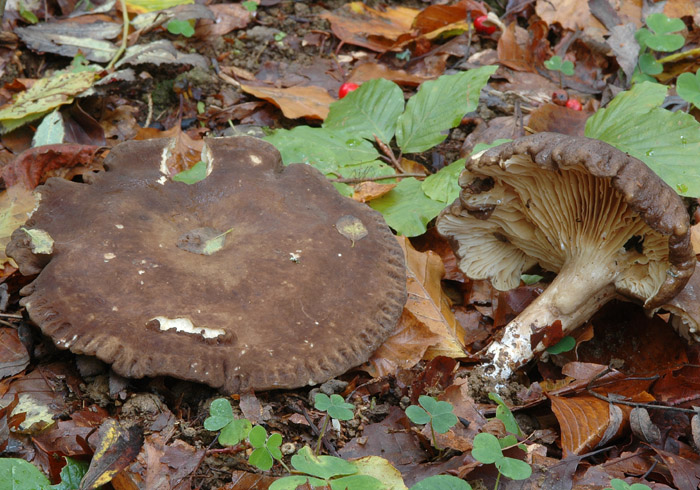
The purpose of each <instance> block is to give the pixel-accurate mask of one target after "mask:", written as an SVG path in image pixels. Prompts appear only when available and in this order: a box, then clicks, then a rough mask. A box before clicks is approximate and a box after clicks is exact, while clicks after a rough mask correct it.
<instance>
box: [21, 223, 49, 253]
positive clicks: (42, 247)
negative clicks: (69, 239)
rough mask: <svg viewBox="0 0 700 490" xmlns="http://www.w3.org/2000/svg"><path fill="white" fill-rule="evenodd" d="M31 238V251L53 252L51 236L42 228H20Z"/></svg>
mask: <svg viewBox="0 0 700 490" xmlns="http://www.w3.org/2000/svg"><path fill="white" fill-rule="evenodd" d="M22 229H23V230H24V232H25V233H26V234H27V235H29V238H30V239H31V246H32V252H33V253H35V254H50V253H52V252H53V238H51V235H49V234H48V233H47V232H45V231H44V230H36V229H31V228H24V227H23V228H22Z"/></svg>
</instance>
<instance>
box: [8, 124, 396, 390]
mask: <svg viewBox="0 0 700 490" xmlns="http://www.w3.org/2000/svg"><path fill="white" fill-rule="evenodd" d="M168 142H169V140H167V139H160V140H148V141H130V142H127V143H124V144H122V145H119V146H117V147H116V148H114V149H113V150H112V151H111V153H110V155H109V156H108V158H107V160H106V162H105V167H106V169H107V170H106V171H105V172H102V173H99V174H96V175H95V176H94V177H92V178H91V179H89V182H88V183H85V184H81V183H75V182H69V181H66V180H62V179H57V178H52V179H49V180H48V181H47V183H46V185H44V186H42V187H39V188H38V189H37V191H38V192H39V193H40V194H41V203H40V206H39V208H38V210H37V211H36V212H35V213H34V214H33V215H32V217H31V218H30V220H29V221H28V222H27V223H26V225H25V226H24V229H28V230H30V232H29V233H33V235H34V236H35V237H36V236H37V235H45V234H44V233H42V231H43V232H45V233H48V235H50V238H51V239H53V245H52V247H48V248H46V249H43V250H42V249H41V247H39V246H38V245H37V243H36V240H33V239H32V238H30V235H29V233H28V232H27V231H24V229H19V230H16V231H15V232H14V234H13V235H12V242H11V244H10V245H9V246H8V254H9V255H10V256H12V257H13V258H14V259H15V260H16V261H17V263H18V265H19V267H20V270H21V271H22V273H23V274H36V273H38V272H39V271H40V274H39V275H38V277H37V278H36V279H35V280H34V282H32V283H31V284H30V285H29V286H27V287H26V288H25V290H23V291H22V293H23V294H25V295H28V296H26V297H25V298H24V299H23V300H22V304H23V305H24V306H25V307H26V308H27V311H28V313H29V316H30V318H31V319H32V321H34V322H35V323H36V324H37V325H39V326H40V328H41V329H42V331H43V332H44V333H45V334H46V335H49V336H51V337H52V338H53V340H54V342H55V343H56V345H58V346H59V347H61V348H70V349H71V350H72V351H73V352H76V353H82V354H89V355H95V356H97V357H98V358H100V359H102V360H103V361H105V362H108V363H111V364H112V365H113V368H114V370H115V371H116V372H117V373H119V374H121V375H123V376H127V377H134V378H140V377H143V376H157V375H168V376H174V377H177V378H180V379H186V380H192V381H198V382H202V383H206V384H209V385H211V386H213V387H217V388H223V389H225V390H227V391H230V392H237V391H241V390H245V389H256V390H262V389H274V388H294V387H300V386H304V385H307V384H314V383H318V382H322V381H325V380H327V379H329V378H332V377H334V376H337V375H339V374H342V373H343V372H345V371H347V370H348V369H349V368H351V367H353V366H356V365H358V364H361V363H362V362H365V361H366V360H367V358H368V357H369V356H370V354H371V353H372V352H373V351H374V350H375V349H376V348H377V347H378V346H379V345H380V344H381V343H382V342H383V341H384V340H385V339H386V338H387V337H388V336H389V335H390V334H391V332H392V330H393V329H394V327H395V324H396V321H397V319H398V318H399V316H400V314H401V311H402V308H403V304H404V302H405V299H406V289H405V270H404V263H403V254H402V252H401V249H400V247H399V245H398V243H397V242H396V240H395V239H394V237H393V235H392V233H391V231H390V230H389V228H388V226H387V225H386V223H385V222H384V220H383V219H382V217H381V215H380V214H379V213H377V212H375V211H373V210H371V209H370V208H369V207H367V206H365V205H362V204H360V203H357V202H354V201H352V200H350V199H347V198H345V197H342V196H341V195H339V194H338V193H337V192H336V191H335V189H334V188H333V187H332V185H331V184H330V183H328V182H327V180H326V179H325V178H324V177H323V175H321V173H320V172H318V171H317V170H315V169H314V168H312V167H310V166H307V165H301V164H299V165H289V166H287V167H284V166H283V165H282V162H281V159H280V155H279V153H278V152H277V150H276V149H275V148H274V147H273V146H272V145H270V144H268V143H265V142H263V141H261V140H259V139H255V138H250V137H238V138H222V139H209V140H207V142H206V149H205V152H207V151H208V164H209V166H210V167H209V168H210V169H211V174H210V175H208V177H207V178H205V179H204V180H202V181H200V182H197V183H195V184H193V185H187V184H185V183H182V182H175V181H172V180H170V179H169V178H168V177H167V176H166V173H167V168H166V166H165V159H166V156H167V145H168ZM38 230H41V231H38ZM365 231H366V236H364V237H362V235H363V234H364V232H365ZM341 232H343V233H344V234H345V235H344V234H341ZM348 236H349V237H350V238H348ZM49 241H50V240H49ZM222 245H223V246H222ZM203 249H204V250H203ZM39 252H44V253H39ZM205 253H210V255H205Z"/></svg>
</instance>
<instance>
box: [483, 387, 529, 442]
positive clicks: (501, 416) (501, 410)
mask: <svg viewBox="0 0 700 490" xmlns="http://www.w3.org/2000/svg"><path fill="white" fill-rule="evenodd" d="M489 398H490V399H491V400H493V401H495V402H496V403H497V404H498V406H497V407H496V418H497V419H498V420H500V421H501V422H503V425H504V426H505V428H506V430H507V431H508V432H510V433H511V434H516V435H523V432H522V431H521V430H520V426H518V422H517V420H515V417H514V416H513V412H511V411H510V408H508V405H506V402H504V401H503V398H501V397H500V396H499V395H498V394H497V393H489Z"/></svg>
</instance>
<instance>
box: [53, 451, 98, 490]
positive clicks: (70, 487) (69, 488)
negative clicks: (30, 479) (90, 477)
mask: <svg viewBox="0 0 700 490" xmlns="http://www.w3.org/2000/svg"><path fill="white" fill-rule="evenodd" d="M89 466H90V464H89V463H87V462H86V461H78V460H75V459H73V458H66V465H65V466H64V467H63V468H61V483H57V484H56V485H51V486H49V487H48V488H49V489H51V490H79V488H80V481H81V480H82V479H83V477H84V476H85V473H87V470H88V467H89Z"/></svg>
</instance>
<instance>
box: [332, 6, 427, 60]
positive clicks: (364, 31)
mask: <svg viewBox="0 0 700 490" xmlns="http://www.w3.org/2000/svg"><path fill="white" fill-rule="evenodd" d="M419 12H420V11H419V10H416V9H412V8H408V7H387V8H385V9H384V10H375V9H373V8H371V7H368V6H366V5H364V4H363V3H361V2H352V3H349V4H346V5H343V6H342V7H340V8H338V9H335V10H334V11H332V12H326V13H323V14H321V18H322V19H326V20H327V21H329V22H330V24H331V30H332V31H333V34H335V35H336V36H337V37H338V38H339V39H340V40H341V41H342V42H344V43H347V44H353V45H356V46H362V47H363V48H367V49H371V50H373V51H379V52H384V51H388V50H390V49H391V48H392V46H393V45H394V44H395V43H396V41H398V40H399V38H400V37H401V36H402V35H409V34H410V33H411V30H412V27H413V21H414V19H415V18H416V16H417V15H418V13H419Z"/></svg>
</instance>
